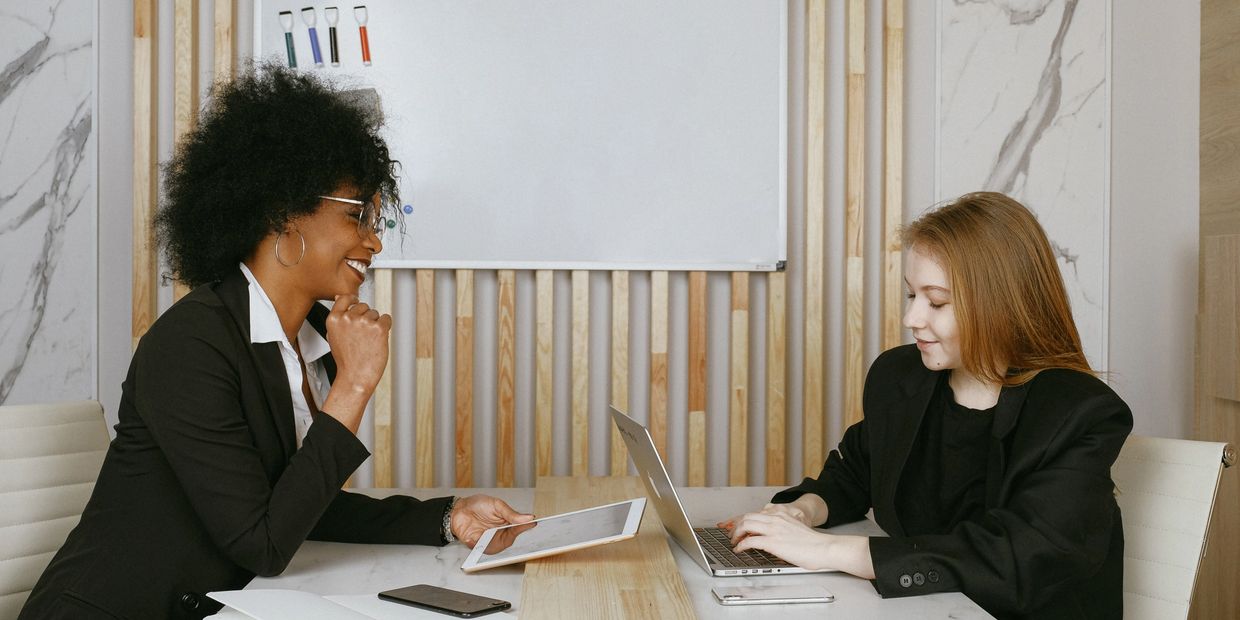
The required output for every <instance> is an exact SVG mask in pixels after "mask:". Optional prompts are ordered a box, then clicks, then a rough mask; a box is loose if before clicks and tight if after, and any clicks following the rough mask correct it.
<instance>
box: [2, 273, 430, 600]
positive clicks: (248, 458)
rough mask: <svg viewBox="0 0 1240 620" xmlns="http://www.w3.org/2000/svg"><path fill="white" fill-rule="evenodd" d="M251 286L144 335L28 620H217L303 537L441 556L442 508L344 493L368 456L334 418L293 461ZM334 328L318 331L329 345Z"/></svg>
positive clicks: (189, 299)
mask: <svg viewBox="0 0 1240 620" xmlns="http://www.w3.org/2000/svg"><path fill="white" fill-rule="evenodd" d="M247 287H248V281H247V280H246V279H245V276H244V275H243V274H242V273H241V271H240V270H239V269H238V270H237V271H236V272H235V273H232V274H230V275H229V276H228V277H227V278H225V279H224V280H223V281H221V282H217V283H214V284H210V285H204V286H201V287H198V288H197V289H195V290H194V291H193V292H191V293H190V294H189V295H186V296H185V298H184V299H182V300H181V301H179V302H178V303H177V304H176V305H174V306H173V307H172V308H170V309H169V310H168V311H167V312H165V313H164V315H163V316H161V317H160V318H159V320H158V321H156V322H155V324H154V325H152V326H151V329H150V331H148V332H147V334H146V335H145V336H144V337H143V338H142V340H141V342H140V343H139V344H138V349H137V351H135V352H134V356H133V360H132V362H131V363H130V366H129V374H128V376H127V377H126V379H125V383H124V385H123V388H122V396H121V404H120V410H119V418H120V419H119V423H118V424H117V425H116V439H114V440H113V441H112V444H111V446H110V447H109V448H108V453H107V456H106V458H105V459H104V463H103V468H102V470H101V471H100V473H99V479H98V482H97V483H96V484H95V489H94V493H93V494H92V495H91V498H90V501H89V503H87V505H86V509H85V511H84V512H83V514H82V519H81V521H80V522H79V524H78V525H77V527H76V528H74V530H73V531H72V532H71V533H70V534H69V538H68V540H67V541H66V542H65V545H64V546H63V547H61V549H60V551H59V552H58V553H57V554H56V556H55V557H54V558H53V559H52V562H51V564H50V565H49V566H48V568H47V570H46V571H45V572H44V573H43V576H42V577H41V578H40V579H39V582H38V583H37V584H36V585H35V587H34V591H33V592H32V593H31V596H30V599H29V600H28V601H27V603H26V606H25V608H23V610H22V613H21V615H20V616H19V617H20V618H23V619H25V618H58V617H65V618H132V619H134V620H138V619H142V620H145V619H148V618H201V617H202V616H204V615H207V614H210V613H214V612H215V611H217V610H218V609H219V607H220V606H219V605H218V604H216V603H215V602H213V601H212V600H211V599H209V598H207V597H205V596H204V594H205V593H206V592H209V591H213V590H228V589H236V588H241V587H243V586H245V584H247V583H248V582H249V581H250V580H251V579H252V578H253V577H254V575H263V576H270V575H277V574H279V573H280V572H281V571H283V570H284V568H285V567H286V566H288V563H289V560H290V559H291V558H292V557H293V554H294V553H295V552H296V551H297V548H298V547H299V546H300V545H301V543H302V541H304V540H306V539H307V538H310V539H316V540H330V541H338V542H364V543H414V544H428V545H441V544H443V540H442V538H441V534H440V529H441V524H442V517H443V513H444V510H445V508H446V506H447V501H448V498H438V499H435V500H429V501H425V502H420V501H418V500H416V499H413V498H411V497H401V496H398V497H391V498H388V499H384V500H378V499H373V498H370V497H366V496H362V495H357V494H354V493H348V492H344V491H341V490H340V487H341V485H343V484H344V482H345V480H346V479H348V477H349V475H350V474H351V473H352V472H353V471H354V470H355V469H356V468H357V467H358V465H360V464H361V463H362V461H364V460H365V459H366V458H367V457H368V456H369V453H368V452H367V451H366V448H365V447H364V446H363V445H362V444H361V442H360V441H358V439H357V438H356V437H355V436H354V435H353V434H352V433H350V432H349V431H348V429H346V428H345V427H344V426H343V425H341V424H340V423H339V422H337V421H336V419H335V418H332V417H331V416H329V415H326V414H321V413H320V414H316V415H315V417H314V423H313V424H312V425H311V426H310V429H309V431H308V432H307V434H306V437H305V439H304V441H303V443H302V447H301V449H297V447H296V436H295V431H294V426H293V407H292V398H291V395H290V393H289V385H288V379H287V376H286V375H285V372H284V364H283V362H282V361H281V359H280V351H279V345H278V344H277V343H264V344H251V343H250V322H249V297H248V288H247ZM326 317H327V309H326V308H323V307H322V306H321V305H319V304H315V306H314V308H313V309H312V310H311V312H310V316H309V317H308V320H309V321H310V322H311V324H312V325H313V326H314V327H315V328H316V329H318V330H319V332H320V333H325V327H324V322H325V320H326ZM324 361H325V364H326V367H327V371H328V375H329V377H330V378H334V377H335V370H336V369H335V363H334V361H332V359H331V357H330V355H329V356H328V357H325V358H324Z"/></svg>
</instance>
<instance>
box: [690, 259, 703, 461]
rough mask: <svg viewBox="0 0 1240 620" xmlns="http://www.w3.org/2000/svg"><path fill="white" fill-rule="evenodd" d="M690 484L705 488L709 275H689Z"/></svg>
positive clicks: (699, 272)
mask: <svg viewBox="0 0 1240 620" xmlns="http://www.w3.org/2000/svg"><path fill="white" fill-rule="evenodd" d="M688 427H689V428H688V448H689V451H688V454H687V455H686V458H687V459H688V462H689V484H690V485H692V486H706V273H705V272H703V271H692V272H689V420H688Z"/></svg>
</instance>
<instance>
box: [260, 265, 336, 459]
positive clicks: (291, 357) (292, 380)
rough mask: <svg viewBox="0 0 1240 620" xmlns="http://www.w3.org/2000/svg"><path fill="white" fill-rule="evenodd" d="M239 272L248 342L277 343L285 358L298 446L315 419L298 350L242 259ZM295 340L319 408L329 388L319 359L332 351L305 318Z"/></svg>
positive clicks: (324, 370) (281, 356)
mask: <svg viewBox="0 0 1240 620" xmlns="http://www.w3.org/2000/svg"><path fill="white" fill-rule="evenodd" d="M241 273H243V274H245V279H246V280H249V281H250V287H249V289H250V342H251V343H253V344H258V343H263V342H277V343H279V344H280V358H281V359H282V360H283V361H284V374H286V375H288V389H289V394H290V395H291V396H292V397H293V422H294V428H295V429H296V431H297V447H298V448H300V447H301V442H302V440H303V439H305V438H306V432H307V431H309V430H310V424H311V423H312V422H314V418H313V417H312V416H311V413H310V405H309V404H307V403H306V397H305V395H304V394H303V393H302V391H301V377H302V374H301V373H302V365H301V363H300V362H299V361H298V360H297V351H295V350H293V345H292V343H290V342H289V341H288V338H286V337H285V336H284V329H283V328H282V327H280V316H279V315H278V314H276V307H275V306H274V305H272V303H271V298H269V297H267V292H266V291H264V290H263V287H262V285H260V284H259V283H258V280H256V279H254V274H253V273H251V272H250V269H249V267H246V266H245V263H242V264H241ZM297 342H298V345H299V346H300V347H301V357H302V359H304V360H305V361H306V371H307V372H306V376H307V383H308V384H309V385H310V395H311V396H312V397H313V398H314V403H315V406H316V407H317V408H319V409H321V408H322V407H323V401H325V400H327V394H328V393H329V392H330V391H331V382H330V381H329V380H328V378H327V369H326V368H325V367H324V365H323V361H322V359H323V356H324V355H327V354H328V353H331V350H332V348H331V345H329V344H328V343H327V339H325V338H323V336H321V335H319V332H318V331H316V330H315V329H314V327H312V326H311V325H310V323H309V322H308V321H302V324H301V329H300V330H298V331H297ZM277 413H278V412H277Z"/></svg>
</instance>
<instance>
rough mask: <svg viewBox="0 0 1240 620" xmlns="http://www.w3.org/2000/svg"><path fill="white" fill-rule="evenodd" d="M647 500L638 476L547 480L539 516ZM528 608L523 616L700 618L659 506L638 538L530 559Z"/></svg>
mask: <svg viewBox="0 0 1240 620" xmlns="http://www.w3.org/2000/svg"><path fill="white" fill-rule="evenodd" d="M644 496H645V491H644V489H643V488H642V485H641V483H640V482H639V481H638V480H637V478H633V477H627V476H626V477H618V476H616V477H598V478H585V477H581V478H577V477H574V478H567V477H559V478H539V479H538V482H537V487H536V489H535V491H534V513H535V514H537V515H539V516H543V515H552V514H559V513H563V512H568V511H572V510H580V509H582V508H589V507H591V506H597V505H600V504H608V503H612V502H617V501H621V500H625V499H631V498H634V497H644ZM694 568H695V569H696V567H694ZM520 608H521V609H520V611H521V617H522V618H523V619H526V618H557V619H577V618H586V617H589V618H633V619H638V618H694V617H696V616H695V614H694V611H693V603H692V599H691V598H690V597H689V590H688V588H686V587H685V583H684V579H683V578H682V577H681V575H680V571H679V569H678V568H677V566H676V559H675V557H673V556H672V550H671V548H670V547H669V543H668V539H667V535H666V534H665V533H664V530H663V525H662V523H661V522H660V521H659V516H658V514H657V512H656V511H655V509H654V507H653V506H647V507H646V510H645V512H644V513H643V514H642V524H641V528H640V529H639V530H638V533H637V536H635V537H634V538H631V539H629V540H622V541H620V542H614V543H611V544H607V545H602V546H599V547H591V548H589V549H581V550H578V551H571V552H568V553H563V554H560V555H554V556H551V557H546V558H539V559H537V560H531V561H529V562H526V563H525V576H524V578H523V579H522V581H521V605H520Z"/></svg>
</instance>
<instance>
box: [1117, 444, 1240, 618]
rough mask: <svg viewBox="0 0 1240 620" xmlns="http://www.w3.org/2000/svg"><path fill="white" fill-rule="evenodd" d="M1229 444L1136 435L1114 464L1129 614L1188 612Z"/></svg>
mask: <svg viewBox="0 0 1240 620" xmlns="http://www.w3.org/2000/svg"><path fill="white" fill-rule="evenodd" d="M1234 460H1235V451H1234V450H1233V449H1232V447H1231V446H1230V445H1228V444H1222V443H1211V442H1206V441H1187V440H1183V439H1164V438H1161V437H1139V436H1136V435H1133V436H1130V437H1129V438H1128V441H1127V442H1125V443H1124V447H1123V449H1122V450H1121V451H1120V454H1119V459H1117V460H1116V461H1115V465H1114V466H1112V467H1111V477H1112V478H1113V479H1114V480H1115V486H1116V488H1117V489H1118V491H1119V494H1118V496H1117V497H1116V499H1117V500H1118V501H1119V507H1120V510H1121V511H1122V514H1123V519H1124V617H1125V618H1127V619H1129V620H1144V619H1146V618H1150V619H1154V618H1158V619H1160V620H1161V619H1165V618H1187V617H1188V607H1189V603H1190V602H1191V599H1192V596H1193V586H1194V584H1195V583H1196V580H1197V569H1198V567H1199V565H1200V564H1201V557H1202V555H1203V554H1204V552H1205V543H1206V537H1207V536H1208V534H1209V530H1210V513H1211V512H1212V510H1213V508H1214V497H1215V493H1216V491H1217V490H1218V482H1219V476H1221V475H1222V471H1223V467H1224V466H1230V465H1231V464H1232V462H1233V461H1234Z"/></svg>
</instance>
